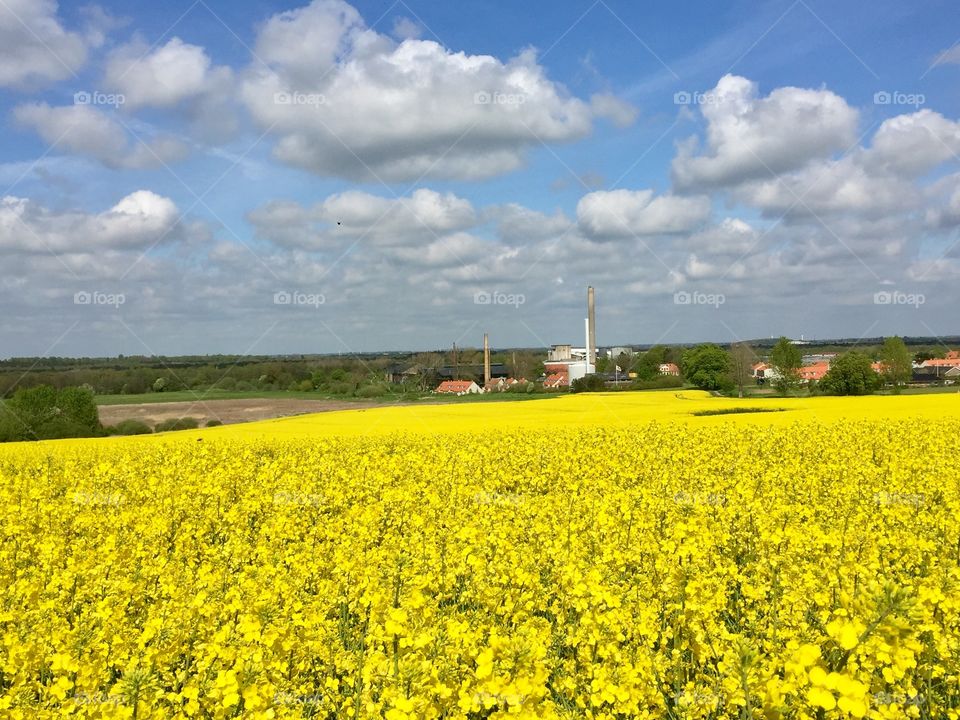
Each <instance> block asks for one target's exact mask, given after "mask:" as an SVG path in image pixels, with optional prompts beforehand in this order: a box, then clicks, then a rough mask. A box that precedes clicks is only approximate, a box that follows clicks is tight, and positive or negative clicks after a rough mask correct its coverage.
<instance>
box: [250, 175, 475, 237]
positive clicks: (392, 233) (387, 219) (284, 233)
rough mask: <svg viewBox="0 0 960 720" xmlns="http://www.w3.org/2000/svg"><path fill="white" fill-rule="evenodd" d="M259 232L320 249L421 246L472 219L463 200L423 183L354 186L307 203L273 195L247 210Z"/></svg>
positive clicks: (467, 225) (471, 222) (470, 208)
mask: <svg viewBox="0 0 960 720" xmlns="http://www.w3.org/2000/svg"><path fill="white" fill-rule="evenodd" d="M248 219H249V220H250V222H251V223H252V224H253V225H254V227H255V229H256V231H257V234H258V235H259V236H260V237H263V238H266V239H269V240H272V241H273V242H276V243H277V244H279V245H283V246H286V247H301V248H313V249H321V248H324V247H331V246H334V245H336V244H337V243H340V242H347V241H349V242H353V241H362V242H363V243H364V244H365V245H381V246H389V245H403V244H405V243H409V242H411V241H412V242H415V243H416V244H417V245H418V246H421V247H422V246H423V245H425V244H427V243H429V242H430V241H432V240H434V239H436V238H437V237H438V236H441V235H445V234H449V233H454V232H457V231H461V230H466V229H468V228H470V227H473V226H474V225H475V224H476V222H477V216H476V212H475V210H474V208H473V205H471V204H470V202H469V201H467V200H464V199H463V198H461V197H458V196H456V195H454V194H453V193H438V192H436V191H434V190H429V189H427V188H420V189H418V190H416V191H414V192H413V193H412V194H411V195H410V196H409V197H400V198H386V197H382V196H379V195H371V194H370V193H366V192H362V191H359V190H349V191H347V192H343V193H338V194H336V195H331V196H330V197H328V198H326V199H325V200H323V201H322V202H319V203H316V204H314V205H313V206H311V207H304V206H302V205H300V204H299V203H294V202H289V201H275V202H271V203H268V204H267V205H265V206H263V207H261V208H258V209H256V210H254V211H253V212H251V213H250V214H249V216H248Z"/></svg>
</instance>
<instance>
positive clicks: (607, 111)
mask: <svg viewBox="0 0 960 720" xmlns="http://www.w3.org/2000/svg"><path fill="white" fill-rule="evenodd" d="M590 107H591V108H592V109H593V112H594V114H595V115H596V116H597V117H603V118H607V119H608V120H609V121H610V122H612V123H613V124H614V125H616V126H617V127H620V128H625V127H629V126H630V125H632V124H633V121H634V120H636V119H637V109H636V108H635V107H634V106H633V105H631V104H630V103H628V102H626V101H625V100H621V99H620V98H618V97H617V96H616V95H610V94H598V95H594V96H593V97H591V98H590Z"/></svg>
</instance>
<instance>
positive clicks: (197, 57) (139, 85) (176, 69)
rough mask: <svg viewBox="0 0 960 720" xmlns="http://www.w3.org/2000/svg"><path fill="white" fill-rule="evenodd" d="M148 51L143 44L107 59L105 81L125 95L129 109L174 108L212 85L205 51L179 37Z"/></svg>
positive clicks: (208, 59) (129, 46)
mask: <svg viewBox="0 0 960 720" xmlns="http://www.w3.org/2000/svg"><path fill="white" fill-rule="evenodd" d="M146 51H147V47H146V46H145V45H144V44H143V43H133V44H130V45H126V46H124V47H121V48H119V49H117V50H116V51H114V52H113V53H112V54H111V55H110V57H109V59H108V60H107V65H106V70H105V74H104V82H105V83H106V85H107V87H108V88H110V89H111V90H115V91H116V92H120V93H122V94H123V95H124V97H125V98H126V103H125V107H127V108H129V109H131V110H135V109H137V108H141V107H160V108H170V107H173V106H174V105H176V104H178V103H180V102H182V101H183V100H185V99H188V98H193V97H196V96H197V95H200V94H201V93H203V92H205V91H206V90H207V88H208V86H209V85H210V82H211V78H210V74H211V73H212V72H214V69H213V68H211V62H210V58H209V57H208V56H207V54H206V52H205V51H204V49H203V48H201V47H198V46H196V45H190V44H187V43H184V42H183V41H182V40H180V38H176V37H175V38H173V39H171V40H170V41H169V42H168V43H167V44H166V45H162V46H161V47H158V48H156V49H155V50H152V51H149V52H146ZM221 70H226V71H227V72H229V70H228V69H226V68H223V69H221Z"/></svg>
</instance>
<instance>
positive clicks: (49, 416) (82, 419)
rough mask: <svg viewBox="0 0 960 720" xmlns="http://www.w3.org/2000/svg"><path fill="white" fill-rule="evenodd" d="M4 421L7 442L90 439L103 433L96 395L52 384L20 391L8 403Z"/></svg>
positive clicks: (86, 390) (2, 423)
mask: <svg viewBox="0 0 960 720" xmlns="http://www.w3.org/2000/svg"><path fill="white" fill-rule="evenodd" d="M0 420H2V422H0V425H2V428H0V436H2V439H3V440H49V439H53V438H66V437H89V436H91V435H97V434H99V432H100V430H101V427H100V418H99V416H98V413H97V405H96V403H95V402H94V399H93V393H92V392H90V391H89V390H88V389H86V388H77V387H69V388H64V389H63V390H61V391H59V392H57V390H55V389H54V388H52V387H51V386H49V385H38V386H36V387H32V388H25V389H21V390H18V391H17V392H16V393H14V396H13V398H12V399H11V400H9V401H8V402H6V403H5V408H4V413H3V418H0Z"/></svg>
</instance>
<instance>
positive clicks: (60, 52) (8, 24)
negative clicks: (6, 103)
mask: <svg viewBox="0 0 960 720" xmlns="http://www.w3.org/2000/svg"><path fill="white" fill-rule="evenodd" d="M98 39H99V40H102V37H99V38H97V37H93V38H87V37H84V36H83V35H81V34H80V33H77V32H73V31H70V30H67V29H66V28H65V27H64V26H63V24H62V23H61V22H60V19H59V18H58V17H57V3H56V0H3V2H2V3H0V87H15V88H29V87H31V86H33V85H40V84H46V83H49V82H56V81H58V80H64V79H66V78H70V77H73V76H74V74H75V73H76V72H77V70H79V69H80V68H81V67H82V66H83V64H84V63H85V62H86V60H87V53H88V49H89V47H90V45H91V44H92V43H94V42H96V41H97V40H98Z"/></svg>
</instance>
